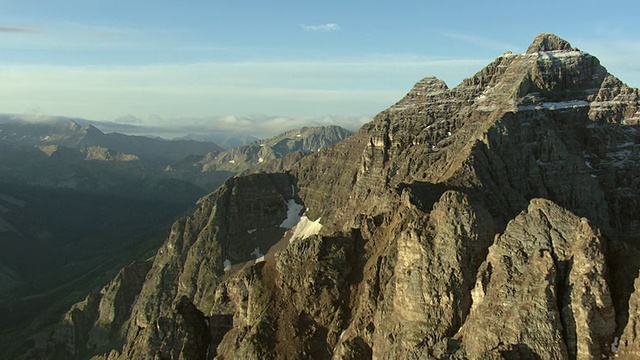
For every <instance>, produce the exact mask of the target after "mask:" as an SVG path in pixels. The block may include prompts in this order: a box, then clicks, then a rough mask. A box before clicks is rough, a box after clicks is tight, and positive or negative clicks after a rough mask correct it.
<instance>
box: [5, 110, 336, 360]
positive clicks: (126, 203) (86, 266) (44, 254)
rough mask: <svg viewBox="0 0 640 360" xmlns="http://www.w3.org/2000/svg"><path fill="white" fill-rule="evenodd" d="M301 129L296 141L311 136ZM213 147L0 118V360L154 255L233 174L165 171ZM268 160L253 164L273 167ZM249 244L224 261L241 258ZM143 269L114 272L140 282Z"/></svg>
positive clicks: (69, 122)
mask: <svg viewBox="0 0 640 360" xmlns="http://www.w3.org/2000/svg"><path fill="white" fill-rule="evenodd" d="M337 131H339V130H337ZM298 133H300V132H298ZM303 133H304V134H305V136H304V137H303V136H300V137H297V138H298V139H299V140H301V141H307V140H308V137H307V136H306V134H307V133H309V134H313V135H314V136H315V134H316V132H315V131H314V130H313V129H305V130H304V132H303ZM292 136H295V135H292ZM314 139H315V141H317V142H318V143H319V144H327V143H326V141H335V140H331V139H328V138H327V139H323V138H322V135H319V136H315V137H314ZM325 146H326V145H325ZM217 149H219V148H218V147H217V145H215V144H212V143H201V142H196V141H184V140H176V141H167V140H162V139H154V138H145V137H134V136H126V135H122V134H103V133H102V132H100V131H99V130H97V129H96V128H94V127H93V126H91V125H87V126H80V125H78V124H77V123H76V122H75V121H72V120H69V119H63V118H57V119H52V120H50V121H47V122H42V121H41V122H27V121H24V120H19V119H17V118H12V117H10V116H7V117H5V118H2V119H0V347H2V348H3V349H5V351H3V352H2V354H0V358H5V357H7V358H11V356H10V354H11V353H12V352H14V350H15V352H17V353H21V352H24V349H23V347H25V346H26V347H30V346H31V347H32V346H33V345H32V342H33V341H34V340H36V341H37V340H38V339H39V338H38V336H37V334H38V332H39V331H41V330H42V329H43V328H46V327H47V326H49V325H50V324H52V323H55V322H57V321H58V319H59V318H60V316H61V315H62V314H63V313H64V312H65V311H66V310H67V309H68V307H69V306H70V305H71V304H73V303H75V302H77V301H78V300H80V299H82V298H83V297H84V296H85V295H86V293H87V291H88V290H90V289H92V288H93V289H96V288H99V287H102V286H103V285H104V284H105V283H107V281H108V279H109V278H111V277H112V276H113V275H114V274H116V272H117V270H118V269H119V268H121V267H122V266H123V265H124V264H126V263H129V262H131V261H133V260H134V259H138V258H148V257H149V256H151V255H153V254H154V253H155V251H157V249H158V247H159V246H160V245H161V244H162V241H163V240H164V238H165V237H166V235H167V233H168V232H169V228H170V225H171V223H172V222H173V221H175V220H176V219H177V218H178V217H179V216H183V215H184V214H185V212H186V211H188V210H192V209H193V208H194V207H195V203H196V201H197V200H198V199H199V198H201V197H202V196H204V195H206V194H207V193H208V192H210V191H211V190H212V189H215V188H217V187H218V186H219V185H220V184H222V183H223V182H224V181H225V180H226V179H227V178H228V177H230V176H233V175H234V174H236V172H234V171H216V170H209V171H206V172H202V170H198V171H191V172H189V171H182V172H180V171H173V170H171V169H168V166H169V164H176V161H177V163H178V164H189V163H190V161H192V160H193V159H201V158H202V157H203V156H204V155H205V154H207V153H209V154H215V153H211V151H212V150H216V151H217ZM295 150H297V151H298V153H299V155H300V156H299V157H296V158H295V159H294V161H297V160H299V159H300V158H301V157H302V155H304V154H307V153H308V152H305V153H304V154H303V153H302V151H301V150H302V149H295ZM231 151H233V150H231ZM183 157H184V158H183ZM178 160H180V161H178ZM269 160H270V159H265V160H264V161H263V162H261V163H260V165H262V166H271V165H269V162H270V161H269ZM250 165H252V164H248V165H247V166H246V167H244V168H243V169H247V168H249V167H250ZM281 165H282V164H281V162H279V163H278V164H276V165H274V166H281ZM288 165H291V164H290V163H288ZM174 166H175V165H174ZM287 188H288V189H290V188H291V187H290V186H288V187H287ZM289 191H290V190H289ZM254 195H255V194H248V196H254ZM278 201H280V200H279V198H278ZM278 204H280V203H278ZM285 212H286V210H285ZM240 217H241V216H240ZM267 233H269V232H267ZM260 234H261V232H259V231H256V232H255V234H254V235H253V236H254V237H255V236H257V235H260ZM245 236H248V234H246V232H245ZM270 245H272V244H270V243H269V242H268V241H267V243H265V245H262V244H260V246H262V247H263V248H264V249H268V247H269V246H270ZM245 250H246V251H245ZM252 250H254V248H252V249H248V250H247V249H245V248H242V252H243V255H236V256H235V257H234V256H230V257H231V259H233V260H234V261H239V260H242V261H244V260H247V259H248V258H251V257H253V256H251V255H248V254H250V253H251V252H252ZM245 252H246V254H244V253H245ZM144 263H145V264H147V263H148V262H144ZM147 265H149V266H150V263H148V264H147ZM147 265H144V266H142V265H139V266H137V267H136V270H132V271H125V273H124V274H123V275H122V276H123V277H125V278H126V277H128V276H133V275H129V274H134V275H135V276H138V275H139V276H140V280H141V279H143V278H144V274H145V273H144V272H143V273H141V271H143V270H144V269H146V270H145V271H147V270H148V266H147ZM136 274H137V275H136ZM123 283H124V284H125V285H126V286H129V285H127V284H133V283H135V281H133V282H132V280H128V279H124V280H123ZM134 295H137V294H134ZM132 296H133V295H132ZM115 301H120V300H115ZM113 307H117V306H116V305H113ZM117 311H120V310H117ZM16 347H18V349H17V350H16Z"/></svg>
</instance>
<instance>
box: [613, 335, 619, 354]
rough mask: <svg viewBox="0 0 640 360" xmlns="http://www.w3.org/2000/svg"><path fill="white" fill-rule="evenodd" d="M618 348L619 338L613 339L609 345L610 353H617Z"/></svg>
mask: <svg viewBox="0 0 640 360" xmlns="http://www.w3.org/2000/svg"><path fill="white" fill-rule="evenodd" d="M618 346H620V338H619V337H617V336H616V337H614V338H613V342H612V343H611V353H612V354H615V353H617V352H618Z"/></svg>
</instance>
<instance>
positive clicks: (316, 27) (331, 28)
mask: <svg viewBox="0 0 640 360" xmlns="http://www.w3.org/2000/svg"><path fill="white" fill-rule="evenodd" d="M300 27H301V28H303V29H304V30H307V31H326V32H329V31H339V30H340V25H338V24H336V23H328V24H320V25H307V24H302V25H300Z"/></svg>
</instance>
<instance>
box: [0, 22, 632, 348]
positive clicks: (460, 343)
mask: <svg viewBox="0 0 640 360" xmlns="http://www.w3.org/2000/svg"><path fill="white" fill-rule="evenodd" d="M639 100H640V97H639V95H638V90H637V89H632V88H629V87H628V86H626V85H625V84H624V83H623V82H622V81H620V80H619V79H617V78H615V77H614V76H613V75H611V74H609V73H608V72H607V70H606V69H605V68H604V67H603V66H602V65H600V63H599V61H598V60H597V59H596V58H595V57H593V56H592V55H590V54H588V53H585V52H583V51H579V50H577V49H575V48H573V47H571V45H570V44H569V43H568V42H567V41H565V40H563V39H560V38H558V37H557V36H555V35H552V34H541V35H539V36H538V37H536V39H535V40H534V43H533V44H532V45H531V46H530V47H529V49H528V51H527V53H526V54H512V53H506V54H504V55H502V56H500V57H498V58H497V59H496V60H495V61H493V62H492V63H491V64H489V65H488V66H487V67H485V68H484V69H482V70H480V71H479V72H478V73H477V74H475V75H474V76H472V77H470V78H468V79H466V80H464V81H463V82H462V83H461V84H460V85H458V86H457V87H455V88H452V89H450V88H448V87H447V85H446V84H445V83H444V82H442V81H440V80H438V79H435V78H431V77H429V78H425V79H423V80H421V81H419V82H418V83H417V84H416V85H415V86H414V88H413V89H411V90H410V91H409V93H408V94H407V95H406V96H405V97H404V98H403V99H401V100H400V101H399V102H397V103H396V104H394V105H393V106H391V107H390V108H389V109H387V110H385V111H383V112H381V113H380V114H378V115H377V116H376V117H375V119H374V120H373V121H372V122H371V123H369V124H367V125H365V126H363V127H362V128H361V129H360V130H359V131H358V132H357V133H356V134H355V135H353V136H352V137H349V138H348V139H346V140H344V141H342V142H340V143H338V144H336V145H334V146H331V147H327V148H323V149H321V150H320V151H317V152H316V153H314V154H312V155H309V156H307V157H305V158H302V159H301V160H300V161H299V162H297V163H295V164H294V165H293V166H291V167H290V171H289V172H287V173H275V174H269V175H267V174H264V173H262V174H252V175H247V176H241V177H236V178H233V179H230V180H229V181H227V182H226V183H225V184H224V185H223V186H222V187H221V188H220V189H218V190H217V191H216V192H214V193H212V194H211V195H209V196H208V197H206V198H205V199H203V200H202V201H201V202H200V203H199V205H200V207H199V209H198V210H197V211H196V212H194V213H193V214H192V215H190V216H188V217H186V218H185V219H182V220H180V221H178V222H176V223H175V224H174V226H173V228H172V230H171V234H170V235H169V237H168V239H167V241H166V242H165V243H164V245H163V246H162V247H161V248H160V250H159V251H158V252H157V254H156V255H155V257H154V258H153V260H152V264H148V265H145V266H148V267H144V269H143V270H140V271H142V272H146V277H145V278H144V279H143V278H142V276H140V275H139V272H135V271H133V270H132V269H134V268H136V269H139V268H140V267H141V265H139V264H138V265H136V264H134V265H131V266H130V267H127V268H125V269H123V270H122V271H123V272H122V273H121V274H122V275H121V276H120V275H119V276H120V277H117V278H116V279H114V280H113V282H112V283H111V284H109V285H108V286H107V287H105V288H104V289H103V290H102V291H101V292H100V293H96V294H92V295H90V296H89V297H87V299H86V300H85V301H84V302H82V303H79V304H77V305H76V306H74V308H72V309H71V310H70V311H69V312H68V313H67V315H66V316H65V318H64V319H63V322H62V323H61V325H60V326H59V327H58V328H57V329H56V330H55V331H54V332H53V334H52V336H51V338H50V339H49V341H48V344H47V346H46V347H44V348H42V349H35V350H34V351H33V352H32V353H31V354H30V355H29V356H31V357H33V358H87V357H91V356H93V355H99V356H101V358H108V359H135V358H176V359H177V358H188V359H199V358H213V357H215V356H218V358H243V359H245V358H246V359H271V358H274V359H275V358H288V357H291V358H314V359H330V358H347V359H361V358H380V359H387V358H402V359H423V358H438V359H440V358H446V359H449V358H453V359H465V358H470V359H479V358H483V359H484V358H489V359H500V358H506V359H520V358H527V359H528V358H532V359H536V358H539V359H551V358H556V359H563V358H567V359H575V358H579V359H587V358H589V359H590V358H608V357H613V356H614V355H618V356H619V357H621V358H624V357H627V358H637V357H638V356H640V342H639V341H638V340H637V338H636V333H637V331H636V328H637V326H638V325H637V323H638V314H637V311H636V310H637V308H638V299H637V298H638V296H639V295H638V293H637V290H636V289H637V288H638V281H635V282H634V280H635V279H636V278H637V277H638V270H639V268H640V261H639V260H638V259H640V257H638V255H639V251H638V246H640V235H638V234H640V231H639V230H640V220H639V219H640V217H639V216H638V215H639V214H640V182H639V181H638V179H640V145H639V137H640V128H639V126H640V125H639V123H640V104H639ZM303 209H306V210H304V213H303ZM293 224H296V225H295V226H294V227H293V228H291V229H289V228H290V227H291V226H292V225H293ZM269 247H270V248H269ZM254 248H255V249H254ZM251 249H254V251H253V252H250V250H251ZM251 254H254V255H255V257H256V258H257V259H256V260H249V261H247V258H248V257H249V256H250V255H251ZM147 269H148V270H147ZM127 272H132V273H135V274H138V275H136V276H135V277H131V280H129V282H128V284H129V285H128V286H121V285H120V284H124V283H125V281H124V280H123V279H124V278H128V277H127V275H126V273H127ZM7 276H10V275H7ZM131 292H134V293H136V294H137V295H138V296H126V297H122V298H126V299H128V300H127V301H121V302H119V303H118V309H120V311H121V312H119V315H118V316H117V317H115V316H113V315H111V313H113V312H114V311H115V310H108V311H107V310H103V309H114V305H113V304H114V300H113V299H114V298H119V294H122V293H125V294H130V293H131ZM122 309H127V310H126V311H123V310H122ZM74 334H76V335H74ZM77 334H85V335H86V336H78V335H77ZM87 334H88V335H87ZM92 334H94V335H92ZM100 334H108V336H105V335H100ZM29 356H27V357H29Z"/></svg>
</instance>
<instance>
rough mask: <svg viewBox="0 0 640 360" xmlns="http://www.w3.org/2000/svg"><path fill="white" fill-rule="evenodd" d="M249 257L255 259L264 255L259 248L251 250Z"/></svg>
mask: <svg viewBox="0 0 640 360" xmlns="http://www.w3.org/2000/svg"><path fill="white" fill-rule="evenodd" d="M251 255H253V256H255V257H256V259H258V258H261V257H263V256H264V254H263V253H261V252H260V248H259V247H257V248H255V249H253V252H252V253H251Z"/></svg>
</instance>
